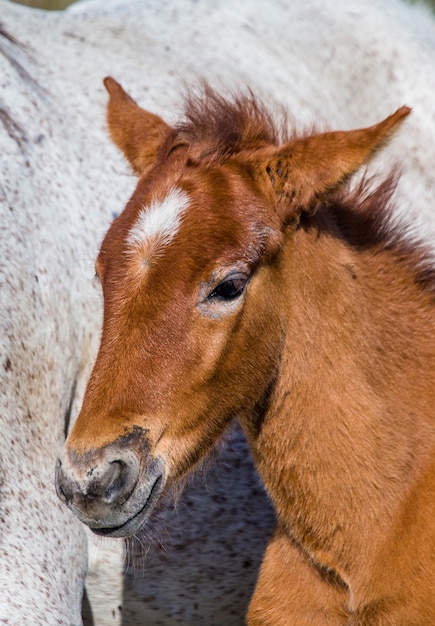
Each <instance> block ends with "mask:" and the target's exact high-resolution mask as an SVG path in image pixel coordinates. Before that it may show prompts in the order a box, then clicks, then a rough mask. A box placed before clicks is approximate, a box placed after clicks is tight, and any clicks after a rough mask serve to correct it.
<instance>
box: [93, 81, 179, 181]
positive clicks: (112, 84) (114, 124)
mask: <svg viewBox="0 0 435 626" xmlns="http://www.w3.org/2000/svg"><path fill="white" fill-rule="evenodd" d="M104 86H105V87H106V89H107V91H108V92H109V96H110V98H109V103H108V105H107V121H108V124H109V130H110V135H111V137H112V139H113V142H114V143H115V144H116V145H117V146H118V148H120V149H121V150H122V152H123V153H124V156H125V157H127V159H128V161H129V162H130V165H131V166H132V168H133V170H134V172H135V173H136V174H138V175H141V174H143V173H144V171H145V170H147V169H148V168H149V167H150V166H151V165H153V163H154V162H155V160H156V158H157V153H158V150H159V148H160V146H161V145H162V143H163V142H164V141H165V139H166V137H167V136H168V134H169V133H170V131H171V127H170V126H169V125H168V124H166V122H164V121H163V120H162V118H161V117H159V116H158V115H155V114H154V113H150V112H148V111H145V110H144V109H142V108H141V107H139V106H138V105H137V104H136V102H135V101H134V100H133V98H131V97H130V96H129V95H128V93H126V92H125V91H124V89H123V88H122V87H121V85H120V84H119V83H118V82H116V80H114V79H113V78H111V77H110V76H108V77H107V78H105V79H104Z"/></svg>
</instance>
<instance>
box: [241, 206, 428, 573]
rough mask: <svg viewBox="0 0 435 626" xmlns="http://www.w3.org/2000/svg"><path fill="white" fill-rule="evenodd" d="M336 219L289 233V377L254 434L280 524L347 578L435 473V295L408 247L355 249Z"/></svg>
mask: <svg viewBox="0 0 435 626" xmlns="http://www.w3.org/2000/svg"><path fill="white" fill-rule="evenodd" d="M332 217H333V216H332ZM331 219H332V218H331V216H330V215H322V216H320V217H319V219H317V220H316V221H314V222H312V223H310V224H305V225H303V226H301V227H299V228H298V229H297V230H296V231H295V232H294V233H293V234H290V235H289V240H288V245H287V246H286V248H285V251H284V260H283V263H282V267H283V268H284V269H283V271H282V274H281V275H280V280H281V281H282V284H283V285H284V289H283V301H282V302H281V306H283V307H285V309H286V315H287V326H286V338H285V347H284V349H283V352H282V354H281V360H280V371H279V374H278V377H277V380H276V383H275V386H274V390H273V392H272V394H270V398H269V399H268V403H267V409H266V410H265V412H264V415H263V416H262V424H261V428H258V429H257V431H256V432H255V433H253V432H252V431H250V429H249V425H248V426H247V431H248V436H250V440H251V445H252V449H253V453H254V456H255V458H256V462H257V466H258V469H259V471H260V474H261V475H262V478H263V480H264V482H265V485H266V488H267V490H268V491H269V493H270V494H271V497H272V500H273V501H274V504H275V507H276V510H277V515H278V519H279V521H280V523H281V524H282V525H283V526H284V527H285V528H286V529H287V530H288V532H289V534H290V535H291V536H292V538H293V540H294V541H296V542H298V543H300V544H301V545H303V546H304V548H305V549H307V550H308V551H309V553H310V554H314V555H315V558H318V559H319V561H320V562H322V563H323V564H324V565H325V566H327V567H332V568H333V569H334V570H335V571H336V572H338V573H339V575H341V574H342V572H345V571H346V568H350V567H351V562H352V559H353V557H352V556H351V555H354V554H355V551H356V550H358V547H359V548H361V550H365V555H366V559H368V560H369V559H370V558H371V556H370V554H369V552H368V545H369V544H370V545H371V546H372V547H373V555H374V554H375V552H376V541H374V540H372V539H373V532H374V531H373V529H374V528H376V531H377V532H378V533H379V541H381V537H382V536H385V534H386V533H388V528H389V526H390V524H391V520H392V519H393V518H394V515H395V514H396V512H397V510H398V509H399V508H400V507H401V506H403V503H404V502H405V501H406V498H407V497H408V495H409V493H411V491H412V489H413V488H414V487H415V485H416V483H417V482H418V481H419V480H423V478H422V477H423V476H424V475H426V474H425V472H427V467H428V465H429V462H430V458H431V457H432V455H433V451H434V448H435V436H434V416H433V407H434V406H435V394H434V389H435V380H434V378H435V345H434V341H435V340H434V338H435V332H434V331H435V327H434V316H433V302H434V297H433V293H431V292H430V290H429V289H425V288H423V287H422V286H421V285H420V284H419V282H418V268H417V267H414V265H413V263H412V259H410V258H408V257H407V256H406V255H403V254H402V252H403V250H401V248H400V246H399V247H394V246H391V247H388V246H386V245H384V244H382V243H379V244H378V243H375V244H373V246H371V247H370V246H365V247H364V246H361V247H357V246H355V245H352V244H351V243H350V242H349V240H348V239H347V238H346V237H345V236H344V235H343V233H342V232H341V231H340V229H339V228H336V227H335V226H334V225H333V223H334V220H332V221H331ZM322 223H323V225H322ZM326 225H328V227H326ZM413 268H414V269H413ZM350 546H352V548H350ZM373 555H372V556H373ZM373 558H374V556H373ZM343 577H345V574H344V573H343Z"/></svg>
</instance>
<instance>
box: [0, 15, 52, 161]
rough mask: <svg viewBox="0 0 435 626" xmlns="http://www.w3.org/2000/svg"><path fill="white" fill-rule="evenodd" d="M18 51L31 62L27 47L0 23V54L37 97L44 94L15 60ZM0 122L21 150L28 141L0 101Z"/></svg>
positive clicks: (35, 81)
mask: <svg viewBox="0 0 435 626" xmlns="http://www.w3.org/2000/svg"><path fill="white" fill-rule="evenodd" d="M17 50H18V51H20V52H21V53H22V54H23V55H25V56H26V57H27V58H28V59H30V60H31V61H33V59H32V56H31V54H30V52H29V49H28V47H27V46H26V45H25V44H23V43H21V42H20V41H19V40H18V39H17V38H16V37H14V36H13V35H12V34H11V33H9V31H7V30H6V28H5V26H4V25H3V24H2V23H1V22H0V54H1V55H2V56H4V57H5V59H7V60H8V61H9V63H10V64H11V66H12V67H13V68H14V70H15V71H16V72H17V74H18V76H19V77H20V78H21V80H23V81H24V82H25V83H26V84H27V85H29V86H30V87H31V88H32V90H33V91H35V92H36V93H37V95H39V96H41V95H43V94H44V89H43V88H42V87H41V86H40V85H39V84H38V82H37V80H36V79H35V78H34V77H33V76H32V75H31V74H30V72H29V71H28V70H27V69H26V67H25V66H24V65H23V63H22V62H21V61H19V60H18V59H17V58H16V55H15V51H17ZM0 122H1V123H2V124H3V126H4V127H5V128H6V131H7V132H8V134H9V136H10V137H11V138H12V139H14V141H16V142H17V144H18V145H19V146H20V148H21V149H23V147H24V145H25V144H26V143H27V141H28V137H27V135H26V132H25V130H24V129H23V127H22V126H21V125H20V124H19V123H18V122H17V121H16V120H15V119H14V117H13V115H12V112H11V111H10V109H9V108H8V107H7V106H6V105H5V104H4V103H3V102H1V101H0Z"/></svg>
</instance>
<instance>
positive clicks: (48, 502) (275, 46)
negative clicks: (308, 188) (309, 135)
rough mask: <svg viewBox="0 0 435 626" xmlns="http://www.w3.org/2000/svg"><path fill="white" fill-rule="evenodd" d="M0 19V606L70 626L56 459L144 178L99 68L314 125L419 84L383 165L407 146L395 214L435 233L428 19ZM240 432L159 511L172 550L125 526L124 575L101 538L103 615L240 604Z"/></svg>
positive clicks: (356, 7) (257, 493)
mask: <svg viewBox="0 0 435 626" xmlns="http://www.w3.org/2000/svg"><path fill="white" fill-rule="evenodd" d="M235 7H237V8H235ZM0 24H1V25H2V26H3V29H4V31H5V32H7V33H9V35H11V36H12V37H13V38H15V39H16V40H17V41H18V42H20V43H21V44H23V45H24V46H25V47H24V48H23V47H20V46H18V45H17V43H16V42H14V41H11V40H10V39H8V38H7V37H5V36H2V37H1V36H0V85H1V91H0V159H1V162H0V254H1V257H0V258H1V263H0V290H1V291H0V327H1V329H0V371H1V375H0V524H1V525H0V623H2V624H3V623H4V624H11V625H16V626H22V625H23V624H26V626H33V625H34V626H40V625H42V624H47V625H49V626H51V624H53V625H54V624H63V625H74V626H75V625H76V624H80V603H81V590H82V584H83V578H84V574H85V569H86V558H87V557H86V536H85V533H84V530H83V529H82V528H81V527H80V526H79V525H78V522H76V521H75V519H73V518H72V516H70V514H69V513H68V511H67V509H66V508H64V507H62V506H61V505H60V503H59V504H58V502H57V500H56V497H55V495H54V489H53V487H52V483H53V478H52V476H53V468H54V462H55V458H56V455H57V452H58V449H59V447H60V445H61V442H62V439H63V436H64V430H65V416H66V417H67V418H68V416H69V415H72V416H74V415H75V413H76V410H77V408H78V405H79V403H80V398H81V394H82V392H83V387H84V384H85V382H86V376H87V374H88V372H89V368H90V366H91V364H92V358H93V355H94V352H95V346H96V341H97V340H98V329H99V325H100V315H101V311H100V299H99V295H98V291H97V290H95V289H94V288H93V286H92V277H93V261H94V258H95V256H96V252H97V249H98V245H99V242H100V240H101V237H102V236H103V234H104V232H105V230H106V228H107V226H108V224H109V223H110V220H111V218H112V214H113V213H115V212H118V211H120V210H121V208H122V207H123V206H124V204H125V202H126V200H127V198H128V197H129V195H130V194H131V192H132V190H133V187H134V184H135V180H134V178H133V177H132V176H130V175H129V174H128V171H127V167H126V165H125V164H124V163H123V162H122V160H121V157H120V156H119V154H117V152H116V151H115V148H113V147H112V145H111V143H110V141H109V139H108V136H107V133H106V130H105V123H104V115H105V104H106V93H105V91H104V89H103V87H102V78H103V77H104V76H106V75H108V74H110V75H113V76H114V77H115V78H117V79H118V80H120V81H122V83H123V85H124V86H125V87H126V89H127V90H128V91H129V92H130V93H132V94H133V96H134V97H135V98H136V99H137V100H138V101H139V102H140V104H141V105H143V106H144V107H145V108H147V109H150V110H154V111H155V112H156V113H159V114H161V115H163V116H164V117H165V119H168V120H169V121H170V120H171V118H175V116H176V112H178V105H179V93H180V91H179V88H180V84H182V83H183V82H185V83H187V84H192V83H195V82H196V80H197V78H200V77H205V78H206V79H207V80H208V81H209V82H211V83H212V84H213V85H214V86H217V87H228V86H229V87H234V86H243V85H249V86H251V87H252V89H253V90H254V92H256V93H258V94H260V95H264V96H265V97H266V99H272V100H274V101H276V102H278V103H281V104H283V105H285V106H286V108H288V110H289V111H290V113H291V115H292V117H293V118H294V119H295V120H298V124H302V125H306V124H311V123H313V122H315V123H316V124H317V125H318V126H320V127H321V128H326V127H329V126H332V127H334V128H351V127H359V126H365V125H368V124H370V123H374V122H375V121H378V120H379V119H382V118H384V117H386V116H387V115H388V114H390V113H392V112H393V111H394V110H395V109H396V108H397V107H398V106H400V105H402V104H408V105H410V106H412V107H413V114H412V116H411V118H410V120H409V121H408V122H406V124H405V126H404V128H403V129H402V131H401V133H400V135H399V136H398V137H397V138H396V139H395V140H394V141H393V142H392V143H391V146H390V147H389V148H388V150H387V151H385V153H383V157H382V160H378V161H377V162H376V163H375V165H374V166H373V167H372V168H371V170H372V171H379V172H380V173H381V174H386V173H388V171H389V165H390V164H391V163H398V164H399V165H400V166H401V168H402V170H403V176H402V179H401V181H400V183H399V187H398V190H397V192H396V202H397V205H398V208H399V209H400V212H401V215H400V216H401V217H403V218H404V219H405V220H406V221H410V222H411V223H413V224H414V226H415V228H416V229H417V232H418V233H419V235H420V236H423V237H425V238H427V240H428V241H429V240H431V238H432V237H433V235H434V234H435V211H433V207H432V204H433V188H434V185H435V174H434V172H433V164H432V161H433V145H434V143H435V107H434V104H433V97H434V94H435V25H434V22H433V21H432V19H431V18H430V17H429V15H428V13H426V12H425V11H424V10H422V9H415V8H410V7H408V6H407V5H405V4H402V3H401V2H399V0H384V1H382V0H377V1H375V0H355V1H354V2H352V3H350V2H348V0H336V2H334V3H325V2H323V1H321V0H301V1H300V2H299V1H296V0H295V1H294V2H292V3H288V2H284V1H282V0H272V1H270V2H264V1H263V0H250V1H247V2H244V3H238V4H237V5H234V2H233V1H232V0H220V1H216V2H205V1H204V2H195V1H194V0H172V1H170V0H167V1H151V0H150V1H149V2H145V1H144V0H130V1H128V0H124V1H122V0H111V1H110V2H109V1H108V0H88V1H85V2H80V3H78V4H77V5H73V7H72V8H71V9H70V10H69V11H66V12H64V13H58V14H54V13H51V14H48V13H43V12H39V11H34V10H30V9H25V8H23V7H19V6H16V5H12V4H10V3H9V2H6V1H5V0H0ZM174 107H175V109H176V111H175V112H174V114H172V111H173V108H174ZM398 214H399V213H398ZM233 441H234V445H233V446H230V447H229V448H228V449H227V450H226V452H224V454H223V456H224V458H225V459H226V463H225V464H224V465H223V466H222V467H221V468H220V469H212V470H211V471H210V474H209V475H208V476H207V478H206V480H205V483H206V484H205V485H204V484H195V485H193V486H191V487H190V488H189V489H188V490H187V491H186V493H185V494H184V496H183V497H182V498H181V500H180V502H179V504H178V508H177V509H176V511H175V512H173V510H172V508H171V507H168V508H167V509H166V510H163V511H162V517H163V518H164V519H165V520H166V521H167V522H168V525H169V528H170V530H169V531H168V535H167V537H166V538H165V536H163V542H164V544H165V545H166V551H165V552H163V551H162V550H160V549H159V548H156V547H151V549H150V551H149V554H148V557H147V559H146V560H145V561H144V559H143V556H140V555H139V556H137V555H136V554H135V551H136V549H137V547H138V545H139V544H137V545H135V546H133V547H132V548H131V549H130V550H129V553H128V557H129V562H128V563H127V565H129V566H130V571H131V572H133V573H132V575H131V576H130V575H129V573H127V575H126V576H125V578H124V581H123V579H122V575H121V571H120V560H121V556H120V551H121V549H122V544H120V543H116V542H115V541H112V542H109V541H108V542H105V543H100V542H97V543H96V544H95V543H94V549H93V551H92V554H93V557H92V561H91V570H90V574H89V579H88V580H89V586H88V590H89V596H90V602H91V605H92V610H93V613H94V621H95V624H96V626H105V625H106V624H121V611H120V610H119V608H118V607H119V605H120V604H122V606H123V611H122V615H123V618H122V619H123V621H122V624H123V626H126V624H131V625H133V624H143V623H149V624H163V625H165V626H170V625H171V624H185V625H194V624H198V625H199V624H207V625H208V626H213V625H216V626H221V625H222V624H231V625H232V626H233V625H234V626H236V625H237V624H242V623H243V621H244V619H243V615H244V612H245V610H246V604H247V602H248V599H249V596H250V593H251V592H252V589H253V584H254V582H255V575H256V570H257V567H258V564H259V561H260V558H261V552H262V550H263V549H264V546H265V543H266V537H267V533H268V532H269V531H270V528H271V526H272V523H273V517H272V515H271V512H270V509H269V508H268V506H267V504H266V501H265V498H264V496H263V495H262V493H261V490H260V489H259V488H258V486H257V483H256V478H255V475H254V473H253V471H252V467H251V465H250V462H249V459H247V458H245V455H244V447H243V445H242V444H241V443H240V441H239V439H238V438H237V437H236V438H235V439H234V440H233ZM238 465H240V466H241V467H239V468H238V469H235V468H236V466H238ZM219 476H220V477H221V478H220V479H219V478H218V477H219ZM107 559H108V561H107ZM107 563H110V564H109V565H108V564H107ZM104 594H106V596H105V597H104ZM147 620H148V621H147Z"/></svg>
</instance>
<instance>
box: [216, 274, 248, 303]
mask: <svg viewBox="0 0 435 626" xmlns="http://www.w3.org/2000/svg"><path fill="white" fill-rule="evenodd" d="M247 282H248V279H247V277H246V276H231V277H230V278H227V279H225V280H223V281H222V282H221V283H220V284H219V285H218V286H217V287H216V289H214V290H213V291H212V292H211V294H210V295H209V296H208V298H209V300H210V299H212V298H217V299H218V300H235V299H236V298H238V297H239V296H241V295H242V293H243V292H244V290H245V287H246V283H247Z"/></svg>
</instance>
